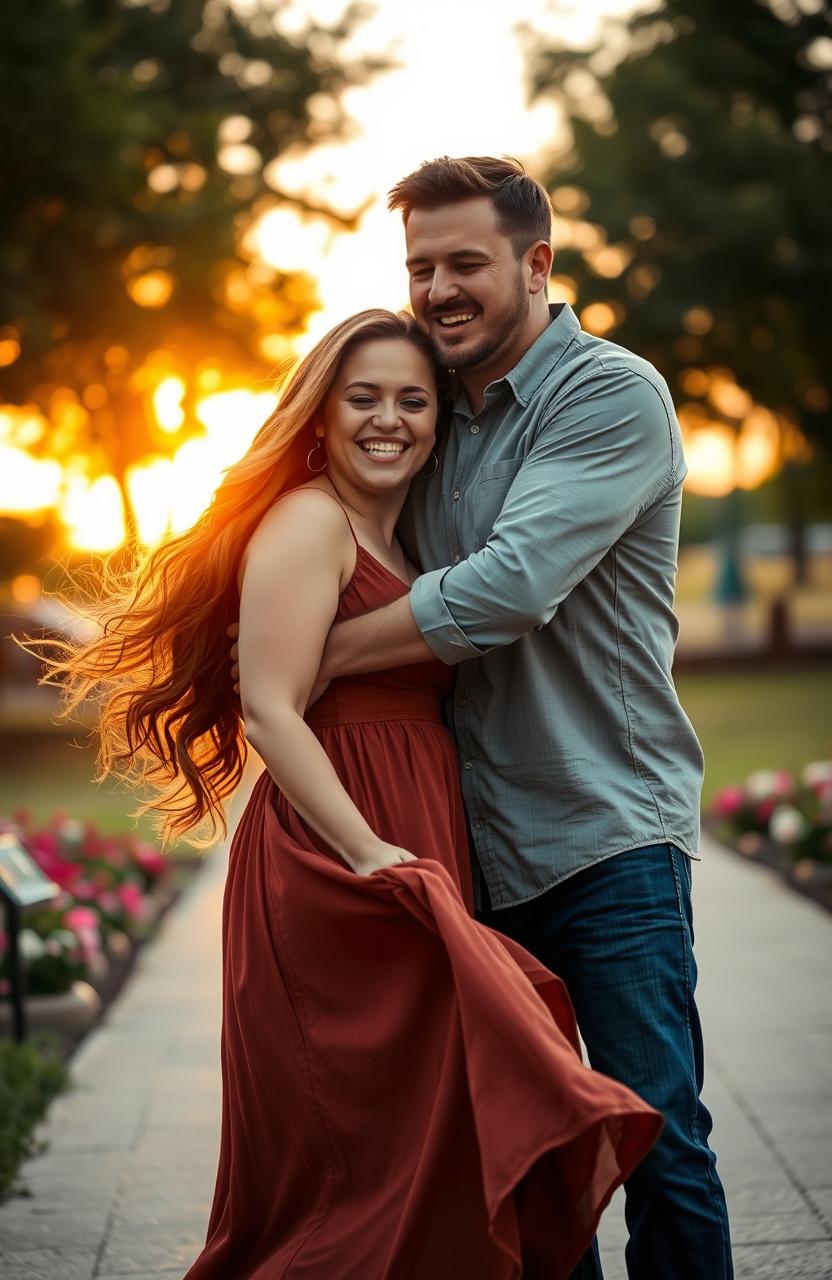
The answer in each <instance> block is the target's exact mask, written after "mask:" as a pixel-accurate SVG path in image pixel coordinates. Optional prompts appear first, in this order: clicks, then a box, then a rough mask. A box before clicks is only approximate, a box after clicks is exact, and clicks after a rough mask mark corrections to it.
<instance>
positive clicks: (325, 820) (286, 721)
mask: <svg viewBox="0 0 832 1280" xmlns="http://www.w3.org/2000/svg"><path fill="white" fill-rule="evenodd" d="M353 546H354V544H353V542H352V539H351V538H350V537H349V533H348V529H347V523H346V520H345V519H344V516H343V515H342V514H341V513H340V512H339V511H338V510H337V508H336V506H335V503H334V502H333V501H332V500H331V499H330V498H328V497H326V496H325V495H323V494H316V493H315V491H314V490H304V491H303V492H299V493H297V494H290V495H289V496H287V497H286V498H284V499H282V501H281V502H279V503H278V504H277V505H276V506H275V507H274V508H273V509H272V511H271V512H269V514H268V515H267V516H266V518H265V519H264V520H263V522H262V523H261V525H260V526H259V528H258V529H257V531H256V533H255V534H254V537H253V538H252V540H251V542H250V543H249V546H248V548H247V553H246V559H245V566H244V570H243V581H242V591H241V598H240V640H239V646H240V697H241V701H242V705H243V718H244V720H245V724H246V736H247V738H248V740H249V742H250V743H251V745H252V746H253V747H254V748H255V750H256V751H257V752H258V754H259V755H260V756H261V757H262V759H263V761H264V763H265V765H266V768H267V769H268V770H269V773H270V774H271V776H272V777H273V778H274V780H275V783H276V784H277V786H278V787H279V788H280V790H281V791H282V792H283V794H284V795H285V796H286V799H287V800H288V801H289V803H290V804H291V805H292V807H293V808H294V809H295V810H296V811H297V812H298V813H299V814H300V815H301V817H302V818H304V819H305V821H306V822H308V824H309V826H310V827H312V829H313V831H315V832H316V833H317V834H318V835H319V836H320V837H321V838H322V839H323V840H325V841H326V843H327V844H328V845H330V846H331V848H333V849H335V850H336V852H338V853H339V854H340V855H341V857H342V858H343V859H344V860H345V861H346V862H347V863H348V864H349V865H350V866H351V867H353V869H354V870H355V871H357V872H359V873H361V874H368V873H369V872H371V871H374V870H376V869H377V868H379V867H384V866H389V865H391V864H392V863H396V862H405V861H408V860H410V858H411V857H412V855H411V854H409V853H407V852H406V851H405V850H403V849H399V848H397V847H396V846H394V845H389V844H387V843H385V842H384V841H383V840H380V839H379V837H378V836H377V835H376V833H375V832H374V831H373V830H372V829H371V827H370V826H369V824H368V823H367V822H366V821H365V819H364V817H363V816H362V815H361V813H360V812H359V811H358V809H357V808H356V806H355V805H354V804H353V802H352V800H351V799H350V797H349V796H348V795H347V792H346V791H345V790H344V788H343V786H342V785H341V782H340V780H339V778H338V775H337V774H336V772H335V769H334V768H333V766H332V764H331V762H330V760H329V758H328V756H327V754H326V752H325V751H324V749H323V747H322V746H321V744H320V742H319V741H318V739H317V738H316V737H315V735H314V733H313V732H312V730H311V729H310V728H309V727H308V726H307V725H306V724H305V723H304V720H303V713H304V710H305V708H306V705H307V700H308V698H309V693H310V691H311V689H312V687H313V685H314V684H315V680H316V677H317V674H318V668H319V666H320V661H321V655H322V653H323V648H324V644H325V642H326V637H327V634H328V632H329V628H330V626H331V625H332V620H333V618H334V617H335V613H336V610H337V608H338V595H339V592H340V590H341V586H342V583H344V582H346V581H347V580H348V578H349V576H350V574H351V572H352V568H353V564H354V551H353Z"/></svg>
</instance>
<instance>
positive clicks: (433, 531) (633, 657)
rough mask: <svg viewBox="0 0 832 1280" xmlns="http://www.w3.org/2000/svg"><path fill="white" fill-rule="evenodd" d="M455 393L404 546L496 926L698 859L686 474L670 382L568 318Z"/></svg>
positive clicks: (405, 528) (567, 312)
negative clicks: (599, 874) (683, 543)
mask: <svg viewBox="0 0 832 1280" xmlns="http://www.w3.org/2000/svg"><path fill="white" fill-rule="evenodd" d="M550 311H551V315H552V319H551V322H550V324H549V326H548V327H547V329H546V330H545V331H544V333H543V334H542V335H541V336H540V338H538V340H537V341H536V342H535V343H534V345H533V346H532V347H531V348H530V349H529V350H528V351H527V352H526V354H525V355H524V356H523V357H522V359H521V360H520V362H519V363H518V364H517V365H516V366H515V367H514V369H512V370H511V372H510V373H508V374H507V375H506V376H505V377H504V378H500V379H499V380H498V381H496V382H493V383H491V384H490V386H489V387H488V388H487V390H486V393H485V403H484V405H483V407H482V409H481V410H480V411H479V412H478V413H476V414H472V413H471V411H470V408H469V406H468V402H467V399H466V398H465V396H464V394H462V395H460V397H459V398H458V400H457V402H456V405H455V408H454V414H453V421H452V424H451V427H450V430H449V432H448V435H447V438H446V441H445V443H444V446H443V448H442V450H441V463H440V467H439V469H438V471H437V473H436V475H435V476H433V477H431V478H430V479H424V478H421V479H419V480H417V481H416V482H415V484H414V487H413V489H412V491H411V496H410V498H409V500H408V504H407V507H406V509H405V512H404V513H403V517H402V525H401V527H402V533H403V536H404V541H405V543H406V545H407V546H408V548H409V549H410V551H411V553H412V554H413V555H414V556H415V558H416V559H417V561H418V562H419V563H420V564H421V565H422V568H423V569H424V570H425V571H426V572H424V573H423V575H422V577H420V578H418V579H417V580H416V582H415V583H414V584H413V587H412V590H411V596H410V600H411V606H412V609H413V614H414V617H415V619H416V622H417V625H418V626H419V629H420V630H421V632H422V634H423V636H424V638H425V640H426V642H427V644H428V645H429V647H430V648H431V649H432V651H433V652H434V653H435V654H436V656H437V657H438V658H440V659H441V660H442V661H443V662H445V663H451V664H455V663H458V664H459V668H458V671H457V680H456V690H455V695H454V697H453V699H452V701H451V703H450V707H449V714H450V720H451V724H452V727H453V729H454V732H455V734H456V738H457V742H458V744H459V752H460V764H461V771H462V787H463V794H464V797H465V803H466V808H467V810H468V816H469V820H470V825H471V834H472V838H473V843H474V851H475V854H476V858H477V860H478V862H479V865H480V868H481V870H482V873H483V876H484V878H485V881H486V884H487V886H488V891H489V894H490V897H491V902H492V904H493V905H494V906H495V907H503V906H510V905H513V904H516V903H520V902H524V901H527V900H528V899H530V898H533V897H536V896H537V895H538V894H540V893H543V892H544V891H545V890H546V889H548V888H550V887H551V886H553V885H555V884H557V883H558V882H559V881H561V880H564V879H565V878H566V877H567V876H570V875H573V874H574V873H575V872H576V871H580V870H582V869H583V868H585V867H589V866H592V865H593V864H594V863H597V862H601V861H602V860H603V859H605V858H610V857H613V856H614V855H615V854H618V853H621V852H624V851H625V850H627V849H633V848H638V847H641V846H644V845H651V844H663V843H666V842H667V843H672V844H675V845H676V846H677V847H678V848H680V849H682V850H684V852H686V853H687V854H689V855H690V856H693V857H696V856H697V848H698V839H699V795H700V789H701V784H702V752H701V750H700V747H699V743H698V742H697V739H696V735H695V734H694V731H693V729H692V727H691V724H690V721H689V720H688V718H687V716H686V715H685V713H684V711H683V710H682V708H681V706H680V705H679V701H678V699H677V697H676V691H675V689H674V686H673V681H672V679H671V663H672V659H673V649H674V645H675V642H676V636H677V630H678V627H677V622H676V618H675V616H674V614H673V596H674V586H675V579H676V558H677V548H678V535H679V514H680V505H681V498H682V492H681V487H682V480H683V478H684V475H685V470H686V468H685V463H684V459H683V456H682V445H681V435H680V431H679V424H678V422H677V419H676V415H675V413H674V410H673V405H672V402H671V400H670V396H669V393H668V390H667V386H666V384H665V382H664V380H663V379H662V378H661V377H660V376H659V374H658V373H657V372H656V370H655V369H654V368H653V367H652V366H651V365H649V364H647V363H646V362H645V361H644V360H641V359H639V358H638V357H637V356H634V355H633V354H632V353H631V352H629V351H626V350H624V349H623V348H622V347H618V346H615V345H614V344H613V343H611V342H607V341H604V340H603V339H601V338H595V337H592V336H590V335H589V334H587V333H584V332H583V331H582V330H581V328H580V326H579V324H578V321H577V319H576V317H575V315H574V313H573V312H572V310H571V309H570V308H569V307H568V306H563V307H557V306H554V307H552V308H550Z"/></svg>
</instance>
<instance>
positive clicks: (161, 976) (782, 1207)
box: [0, 846, 832, 1280]
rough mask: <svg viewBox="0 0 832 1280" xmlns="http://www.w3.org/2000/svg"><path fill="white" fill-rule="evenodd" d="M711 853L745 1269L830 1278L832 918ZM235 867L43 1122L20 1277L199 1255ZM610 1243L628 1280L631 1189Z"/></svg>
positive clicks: (179, 915) (722, 1125)
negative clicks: (44, 1146)
mask: <svg viewBox="0 0 832 1280" xmlns="http://www.w3.org/2000/svg"><path fill="white" fill-rule="evenodd" d="M705 853H706V858H705V861H704V862H703V864H702V865H701V866H700V867H698V868H697V869H696V874H695V904H696V913H697V932H698V937H697V950H698V955H699V964H700V1005H701V1009H702V1014H703V1018H704V1022H705V1029H706V1041H707V1044H708V1051H709V1052H708V1069H707V1085H706V1093H705V1097H706V1100H707V1102H708V1104H709V1105H710V1107H711V1108H712V1110H713V1112H714V1114H715V1119H716V1141H715V1145H716V1149H717V1152H718V1155H719V1163H720V1169H721V1171H722V1176H723V1178H724V1180H725V1184H726V1188H727V1191H728V1198H729V1207H730V1210H731V1214H732V1221H733V1232H734V1240H735V1259H736V1267H737V1275H738V1276H739V1277H748V1278H749V1280H751V1278H752V1277H753V1280H769V1278H771V1280H774V1278H775V1277H776V1278H777V1280H802V1278H807V1280H821V1277H830V1276H832V1117H831V1116H830V1107H829V1102H830V1094H831V1093H832V1072H831V1071H830V1062H832V1057H831V1056H830V1051H831V1050H832V1012H830V1002H829V986H830V983H829V957H830V942H831V941H832V921H830V919H829V917H828V916H825V915H824V914H823V913H822V912H821V911H820V910H819V909H818V908H816V907H815V906H814V905H813V904H811V903H809V902H807V901H805V900H803V899H802V898H799V897H797V896H795V895H793V894H791V893H790V892H789V891H787V890H786V889H784V888H782V887H781V886H780V884H779V883H778V882H777V881H776V880H775V879H774V878H773V877H772V876H771V874H770V873H768V872H766V871H764V870H761V869H758V868H755V867H749V866H745V865H744V864H741V863H740V862H739V861H737V860H736V859H735V858H733V857H732V856H730V855H728V854H726V853H724V852H723V851H721V850H720V849H718V848H717V847H712V846H708V847H707V848H706V850H705ZM224 871H225V867H224V858H223V856H222V855H221V854H220V853H216V854H213V855H212V856H211V857H210V858H209V859H208V862H207V865H206V867H205V869H204V871H203V872H202V874H201V875H200V876H199V877H197V879H196V880H195V881H194V883H193V884H192V886H191V887H190V889H189V890H188V892H187V895H186V896H185V897H184V898H183V899H182V900H180V902H179V903H178V904H177V906H176V908H175V909H174V910H173V911H172V912H171V913H170V914H169V915H168V916H167V918H166V920H165V922H164V924H163V927H162V930H161V933H160V936H159V938H158V940H157V941H155V942H154V943H153V944H152V945H151V946H150V947H148V948H147V949H146V950H145V951H144V952H143V954H142V956H141V960H140V963H139V966H138V969H137V972H136V973H135V975H134V977H133V978H132V980H131V982H130V983H129V985H128V987H127V989H126V991H125V993H124V994H123V996H122V997H121V999H120V1000H119V1001H118V1002H117V1004H116V1005H115V1006H114V1007H113V1008H112V1009H111V1011H110V1014H109V1016H108V1018H107V1020H106V1023H105V1024H104V1025H103V1026H102V1027H100V1028H99V1029H98V1030H97V1031H96V1032H95V1033H94V1034H92V1035H91V1036H90V1037H88V1039H87V1040H86V1042H85V1043H84V1045H83V1046H82V1047H81V1050H80V1051H79V1053H78V1054H77V1055H76V1058H75V1060H74V1073H75V1078H76V1082H77V1087H76V1089H75V1091H74V1092H73V1093H72V1094H70V1095H68V1096H67V1097H65V1098H62V1099H60V1100H59V1101H58V1102H57V1103H56V1104H55V1106H54V1107H53V1109H52V1112H51V1116H50V1119H49V1122H48V1124H47V1125H46V1126H45V1127H44V1136H45V1137H46V1138H47V1139H48V1141H49V1144H50V1146H49V1150H48V1152H47V1153H46V1154H45V1155H42V1156H39V1157H37V1158H35V1159H34V1160H32V1161H30V1163H29V1164H28V1165H27V1167H26V1169H25V1176H26V1179H27V1181H28V1183H29V1186H30V1188H31V1190H32V1192H33V1197H32V1198H31V1199H28V1200H17V1201H14V1202H11V1203H9V1204H7V1205H5V1206H3V1207H2V1208H0V1272H2V1275H3V1276H4V1277H5V1278H6V1280H92V1278H93V1277H95V1278H96V1280H116V1277H121V1278H122V1280H124V1278H125V1277H129V1278H130V1280H142V1278H145V1277H146V1278H149V1277H168V1278H169V1280H181V1277H182V1275H183V1274H184V1272H185V1270H186V1269H187V1267H188V1265H189V1264H190V1262H191V1261H192V1259H193V1258H194V1256H195V1255H196V1253H197V1252H198V1250H199V1248H200V1246H201V1243H202V1240H203V1238H204V1231H205V1223H206V1217H207V1213H208V1208H209V1203H210V1198H211V1192H212V1189H213V1178H214V1170H215V1162H216V1156H217V1135H218V1120H219V1113H218V1107H219V1070H218V1053H217V1047H218V1045H217V1042H218V1033H219V986H220V952H219V931H220V902H221V895H222V887H223V880H224ZM601 1241H602V1251H603V1254H604V1259H605V1275H606V1277H607V1280H625V1276H626V1273H625V1269H624V1263H623V1256H622V1255H623V1241H624V1235H623V1227H622V1219H621V1204H620V1197H617V1198H616V1200H615V1201H614V1203H613V1205H612V1206H611V1207H610V1209H609V1210H608V1212H607V1214H606V1215H605V1218H604V1221H603V1224H602V1232H601ZM229 1280H232V1278H231V1277H229ZM321 1280H327V1278H326V1277H322V1278H321ZM368 1280H370V1277H368ZM460 1280H476V1278H475V1277H460ZM668 1280H672V1278H671V1277H668Z"/></svg>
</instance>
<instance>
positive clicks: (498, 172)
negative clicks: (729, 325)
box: [324, 157, 733, 1280]
mask: <svg viewBox="0 0 832 1280" xmlns="http://www.w3.org/2000/svg"><path fill="white" fill-rule="evenodd" d="M390 204H391V208H393V209H398V210H400V211H401V213H402V216H403V219H404V224H405V233H406V240H407V266H408V271H409V275H410V298H411V304H412V307H413V311H414V314H415V316H416V318H417V320H418V322H419V324H420V325H421V326H422V327H423V328H424V329H425V330H426V331H427V332H428V333H429V334H430V336H431V339H432V341H433V344H434V346H435V349H436V352H437V354H438V356H439V359H440V360H441V362H442V363H443V364H445V365H446V366H447V367H448V368H450V369H453V370H454V371H455V373H456V379H457V396H456V401H455V404H454V408H453V416H452V420H451V422H450V424H449V426H448V430H447V433H446V435H445V438H444V440H443V442H442V445H441V448H440V465H439V467H438V469H437V471H436V473H435V474H434V475H433V476H431V477H430V478H426V479H422V480H417V481H416V483H415V485H414V487H413V489H412V491H411V496H410V498H409V502H408V506H407V508H406V511H405V516H404V519H403V526H402V528H403V534H404V538H405V542H406V544H408V545H409V547H410V550H411V552H412V554H413V556H414V558H415V559H416V560H417V562H418V563H419V564H421V566H422V568H423V570H424V572H423V575H422V576H421V577H420V578H418V579H417V580H416V582H415V583H414V584H413V586H412V589H411V592H410V595H409V597H405V598H404V599H403V600H401V601H398V602H396V603H395V604H392V605H390V606H388V607H387V608H385V609H382V610H379V611H378V612H376V613H373V614H370V615H367V616H366V617H365V618H358V619H355V620H353V621H351V622H347V623H345V624H343V625H341V626H339V627H337V628H335V629H334V630H333V632H332V636H331V642H330V645H329V647H328V650H327V655H326V658H325V666H324V675H325V676H326V677H328V678H333V677H334V676H336V675H346V674H352V673H359V672H364V671H375V670H378V669H379V668H381V667H384V666H388V667H392V666H398V665H401V664H405V663H410V662H420V661H424V660H425V659H427V658H429V657H431V656H435V657H438V658H440V659H442V661H444V662H446V663H449V664H458V671H457V681H456V691H455V695H454V698H453V702H452V704H451V706H450V708H449V716H450V720H451V724H452V726H453V728H454V730H455V733H456V737H457V741H458V743H459V749H460V761H461V766H462V780H463V789H464V794H465V800H466V806H467V810H468V816H469V821H470V826H471V835H472V841H473V849H474V854H475V868H474V871H475V877H476V879H477V881H478V889H479V909H480V915H481V918H482V919H483V920H485V921H486V922H487V923H489V924H491V925H493V926H494V927H495V928H498V929H500V930H501V931H503V932H505V933H507V934H510V935H512V936H513V937H515V938H516V939H518V940H519V941H520V942H521V943H522V944H523V945H524V946H525V947H526V948H527V949H528V950H529V951H531V952H532V953H533V954H535V955H536V956H538V957H539V958H540V960H542V961H543V962H544V963H545V964H546V965H547V966H548V967H549V968H551V969H552V970H554V971H555V972H557V973H558V974H560V975H561V977H563V979H564V980H565V981H566V984H567V986H568V988H569V990H570V993H571V995H572V999H573V1002H574V1005H575V1009H576V1012H577V1016H578V1021H579V1024H580V1027H581V1032H582V1035H583V1038H584V1041H585V1043H586V1045H587V1048H588V1052H589V1056H590V1060H591V1062H592V1064H593V1065H594V1066H595V1067H597V1068H598V1069H600V1070H602V1071H604V1072H606V1073H607V1074H609V1075H611V1076H614V1077H616V1078H618V1079H619V1080H622V1081H624V1082H625V1083H626V1084H628V1085H629V1086H630V1087H631V1088H633V1089H634V1090H636V1091H637V1092H639V1093H640V1094H641V1095H642V1096H643V1097H644V1098H645V1099H646V1100H647V1101H649V1102H650V1103H651V1104H652V1105H654V1106H655V1107H657V1108H658V1109H660V1110H661V1111H662V1112H663V1113H664V1115H665V1118H666V1127H665V1131H664V1134H663V1136H662V1138H661V1139H660V1141H659V1142H658V1144H657V1145H656V1147H655V1148H654V1149H653V1151H652V1152H651V1153H650V1155H649V1156H648V1157H647V1159H646V1160H645V1161H644V1162H643V1163H642V1165H641V1166H640V1167H639V1169H638V1170H637V1172H636V1173H635V1175H634V1176H633V1177H632V1178H631V1179H630V1181H629V1183H628V1185H627V1206H626V1215H627V1222H628V1226H629V1230H630V1240H629V1244H628V1246H627V1265H628V1272H629V1274H630V1276H631V1277H638V1278H639V1280H683V1278H684V1280H694V1278H696V1280H728V1278H729V1277H730V1276H732V1275H733V1269H732V1262H731V1248H730V1241H729V1231H728V1219H727V1212H726V1207H725V1198H724V1194H723V1190H722V1187H721V1184H720V1181H719V1178H718V1176H717V1172H716V1162H715V1158H714V1156H713V1153H712V1152H711V1150H710V1148H709V1146H708V1135H709V1133H710V1130H711V1118H710V1115H709V1114H708V1111H707V1110H706V1108H705V1106H704V1104H703V1103H702V1101H701V1098H700V1090H701V1087H702V1070H703V1066H702V1063H703V1051H702V1037H701V1031H700V1026H699V1019H698V1016H697V1011H696V1005H695V1003H694V987H695V982H696V965H695V961H694V956H693V950H692V944H693V927H692V914H691V900H690V890H691V859H693V858H695V857H697V847H698V834H699V831H698V828H699V794H700V788H701V780H702V755H701V751H700V749H699V744H698V742H697V740H696V737H695V735H694V732H693V730H692V728H691V726H690V723H689V721H688V719H687V717H686V716H685V714H684V712H683V710H682V708H681V706H680V705H679V702H678V699H677V697H676V693H675V690H674V686H673V681H672V679H671V663H672V658H673V649H674V644H675V640H676V635H677V624H676V620H675V618H674V615H673V596H674V586H675V576H676V556H677V547H678V530H679V513H680V503H681V486H682V480H683V478H684V475H685V464H684V459H683V456H682V448H681V437H680V432H679V427H678V423H677V420H676V416H675V413H674V410H673V406H672V403H671V401H670V398H669V395H668V391H667V388H666V385H665V383H664V381H663V379H662V378H661V377H660V376H659V375H658V374H657V373H656V371H655V370H654V369H653V368H652V367H651V366H650V365H649V364H647V363H646V362H645V361H643V360H641V359H639V358H638V357H636V356H634V355H633V354H632V353H630V352H628V351H626V350H624V349H623V348H621V347H618V346H615V345H614V344H612V343H610V342H606V341H604V340H602V339H599V338H595V337H592V336H590V335H589V334H587V333H584V332H583V331H582V330H581V328H580V326H579V324H578V321H577V319H576V318H575V315H574V313H573V312H572V311H571V309H570V308H569V307H568V306H564V305H556V306H549V305H548V303H547V299H546V287H547V283H548V279H549V274H550V270H551V264H552V251H551V248H550V226H551V221H550V220H551V209H550V205H549V200H548V196H547V194H546V192H545V191H544V189H543V188H542V187H541V186H540V185H539V184H538V183H536V182H534V181H533V180H532V179H531V178H529V177H528V176H526V175H525V174H524V173H523V171H522V170H521V169H520V168H519V167H518V166H517V165H515V164H514V163H513V162H510V161H505V160H497V159H493V158H468V159H449V158H448V157H443V158H442V159H439V160H435V161H432V162H430V163H428V164H425V165H423V166H422V167H421V168H420V169H418V170H417V171H416V172H415V173H412V174H410V175H409V176H408V177H406V178H404V179H403V180H402V181H401V182H400V183H399V184H398V185H397V186H396V187H395V188H394V190H393V192H392V193H391V200H390ZM576 1275H579V1276H582V1277H599V1276H600V1275H601V1269H600V1263H599V1261H598V1256H597V1250H593V1252H592V1254H591V1255H587V1257H586V1258H585V1259H584V1261H583V1263H582V1265H581V1267H580V1268H579V1270H578V1272H577V1273H576Z"/></svg>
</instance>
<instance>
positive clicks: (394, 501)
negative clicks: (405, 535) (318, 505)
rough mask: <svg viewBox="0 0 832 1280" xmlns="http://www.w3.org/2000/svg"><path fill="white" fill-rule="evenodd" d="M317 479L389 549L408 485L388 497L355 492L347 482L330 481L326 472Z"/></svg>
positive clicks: (365, 491) (333, 479)
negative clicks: (325, 484) (375, 532)
mask: <svg viewBox="0 0 832 1280" xmlns="http://www.w3.org/2000/svg"><path fill="white" fill-rule="evenodd" d="M321 479H322V480H324V481H326V483H327V484H328V485H329V487H330V488H331V489H332V490H333V492H334V494H335V496H336V498H337V499H338V501H339V502H341V503H342V504H343V505H344V506H345V507H346V508H347V510H348V511H349V512H350V513H352V514H353V515H356V516H358V517H359V519H360V520H362V521H363V522H364V523H365V524H367V525H369V526H370V528H372V529H374V530H376V531H377V532H378V534H379V535H380V537H381V539H382V541H383V542H384V543H385V544H386V545H387V546H388V547H392V546H393V543H394V541H395V536H396V524H397V523H398V519H399V516H400V515H401V510H402V507H403V506H404V502H405V498H406V497H407V491H408V489H409V487H410V486H409V485H405V486H404V487H403V488H402V489H395V490H392V491H391V492H389V493H372V492H368V491H367V490H366V489H359V488H357V487H356V486H355V485H353V484H351V483H350V482H349V480H346V479H342V478H341V477H340V476H336V477H333V476H332V475H331V474H330V473H329V471H327V473H326V475H325V476H321Z"/></svg>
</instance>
